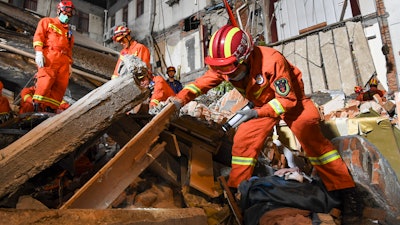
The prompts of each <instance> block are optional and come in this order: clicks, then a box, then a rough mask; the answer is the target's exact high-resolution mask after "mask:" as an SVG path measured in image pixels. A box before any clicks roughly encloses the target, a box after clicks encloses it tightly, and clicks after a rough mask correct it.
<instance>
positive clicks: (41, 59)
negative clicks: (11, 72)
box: [35, 51, 45, 68]
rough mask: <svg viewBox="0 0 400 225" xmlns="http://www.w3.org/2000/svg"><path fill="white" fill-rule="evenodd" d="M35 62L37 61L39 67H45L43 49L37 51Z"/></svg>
mask: <svg viewBox="0 0 400 225" xmlns="http://www.w3.org/2000/svg"><path fill="white" fill-rule="evenodd" d="M35 62H36V65H37V66H38V67H39V68H42V67H44V63H45V62H44V56H43V52H41V51H36V54H35Z"/></svg>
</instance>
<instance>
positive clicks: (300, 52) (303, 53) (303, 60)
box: [294, 38, 312, 95]
mask: <svg viewBox="0 0 400 225" xmlns="http://www.w3.org/2000/svg"><path fill="white" fill-rule="evenodd" d="M294 45H295V47H294V50H295V55H294V65H295V66H296V67H297V68H299V69H300V71H301V72H302V75H303V83H304V92H305V93H306V94H307V95H308V94H311V93H312V92H311V90H312V89H311V76H310V71H309V69H308V65H307V42H306V39H305V38H302V39H298V40H296V41H295V44H294Z"/></svg>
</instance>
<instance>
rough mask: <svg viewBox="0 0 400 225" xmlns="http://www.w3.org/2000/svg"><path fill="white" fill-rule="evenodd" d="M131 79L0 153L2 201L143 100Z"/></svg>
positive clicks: (45, 123) (108, 85) (78, 105)
mask: <svg viewBox="0 0 400 225" xmlns="http://www.w3.org/2000/svg"><path fill="white" fill-rule="evenodd" d="M147 96H148V91H144V90H143V89H140V88H139V87H138V86H137V85H136V83H135V81H134V79H133V75H132V76H126V77H121V78H119V79H114V80H111V81H109V82H107V83H105V84H103V85H102V86H100V87H99V88H97V89H95V90H93V91H91V92H90V93H88V94H87V95H86V96H84V97H83V98H81V99H80V100H78V101H77V102H76V103H74V104H73V105H71V107H70V108H68V109H67V110H65V111H64V112H62V113H61V114H57V115H55V116H53V117H50V118H48V119H46V120H45V121H43V122H42V123H41V124H39V125H38V126H36V127H35V128H34V129H32V130H31V131H29V132H28V133H27V134H25V135H24V136H22V137H21V138H20V139H18V140H17V141H15V142H13V143H12V144H10V145H9V146H7V147H6V148H4V149H2V150H1V151H0V174H2V175H1V176H0V183H1V184H2V185H1V186H0V199H1V198H3V197H5V196H7V195H9V194H11V193H13V192H15V191H17V190H18V188H19V186H20V185H22V184H23V183H25V182H26V181H27V180H28V179H30V178H32V177H34V176H35V175H37V174H38V173H39V172H41V171H43V170H44V169H46V168H48V167H50V166H51V165H52V164H54V163H56V162H57V161H59V160H60V159H62V158H63V157H65V156H66V155H68V154H69V153H72V152H74V151H75V150H76V149H77V148H78V147H80V146H81V145H83V144H84V143H85V142H87V141H89V140H91V139H93V138H94V137H96V136H97V135H99V134H101V132H102V131H104V130H106V128H107V127H109V126H110V124H112V122H113V121H115V120H116V119H118V117H120V116H122V115H125V113H126V112H127V111H129V110H130V109H131V108H133V107H134V106H135V105H137V104H139V103H141V102H143V101H144V99H145V98H147Z"/></svg>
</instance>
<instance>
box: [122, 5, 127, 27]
mask: <svg viewBox="0 0 400 225" xmlns="http://www.w3.org/2000/svg"><path fill="white" fill-rule="evenodd" d="M122 21H123V22H125V23H128V6H125V7H124V9H123V11H122Z"/></svg>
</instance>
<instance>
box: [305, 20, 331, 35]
mask: <svg viewBox="0 0 400 225" xmlns="http://www.w3.org/2000/svg"><path fill="white" fill-rule="evenodd" d="M322 27H326V22H322V23H319V24H315V25H314V26H311V27H307V28H304V29H301V30H300V31H299V34H304V33H307V32H309V31H313V30H317V29H319V28H322Z"/></svg>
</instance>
